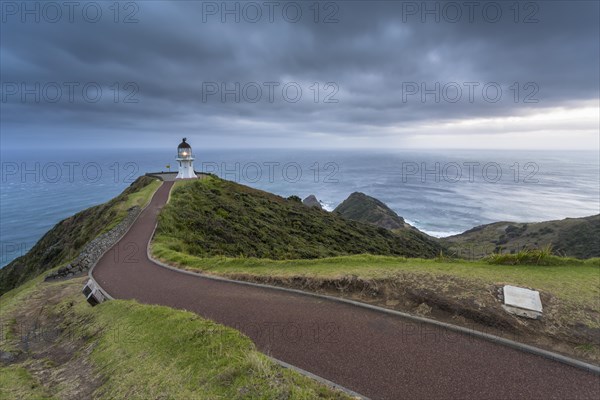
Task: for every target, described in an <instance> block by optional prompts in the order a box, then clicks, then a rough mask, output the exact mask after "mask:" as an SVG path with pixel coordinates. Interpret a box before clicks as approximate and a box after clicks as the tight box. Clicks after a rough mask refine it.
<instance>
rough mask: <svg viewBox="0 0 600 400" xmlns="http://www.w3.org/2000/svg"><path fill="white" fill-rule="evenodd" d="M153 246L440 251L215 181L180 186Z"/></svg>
mask: <svg viewBox="0 0 600 400" xmlns="http://www.w3.org/2000/svg"><path fill="white" fill-rule="evenodd" d="M156 240H157V241H158V242H160V243H162V244H163V245H165V246H166V247H167V248H169V249H171V250H174V251H178V252H184V253H188V254H190V255H193V256H200V257H213V256H228V257H256V258H265V259H273V260H282V259H311V258H323V257H333V256H342V255H350V254H364V253H369V254H377V255H396V256H408V257H434V256H436V255H437V254H438V253H439V252H440V250H441V249H442V247H441V246H440V245H439V244H438V243H437V242H435V241H433V240H430V239H429V238H427V237H424V236H421V235H419V234H417V233H414V232H411V231H406V232H401V233H398V234H396V233H393V232H390V231H389V230H386V229H383V228H378V227H375V226H372V225H369V224H365V223H361V222H356V221H350V220H347V219H345V218H343V217H342V216H340V215H339V214H336V213H328V212H326V211H322V210H319V209H317V208H315V207H306V206H305V205H303V204H302V203H301V202H299V201H297V200H295V199H293V198H292V199H284V198H282V197H280V196H276V195H274V194H271V193H267V192H263V191H260V190H256V189H252V188H250V187H247V186H243V185H239V184H236V183H234V182H230V181H225V180H222V179H219V178H216V177H213V176H211V177H207V178H206V179H203V180H199V181H194V182H186V183H184V184H178V185H176V187H175V188H174V189H173V191H172V194H171V200H170V202H169V204H167V206H165V208H164V209H163V211H162V212H161V214H160V216H159V224H158V229H157V235H156Z"/></svg>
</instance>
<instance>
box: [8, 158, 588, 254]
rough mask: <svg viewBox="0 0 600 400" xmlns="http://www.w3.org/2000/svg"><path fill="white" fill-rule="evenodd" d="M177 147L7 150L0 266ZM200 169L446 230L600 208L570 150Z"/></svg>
mask: <svg viewBox="0 0 600 400" xmlns="http://www.w3.org/2000/svg"><path fill="white" fill-rule="evenodd" d="M174 153H175V151H174V150H173V151H170V150H169V149H165V150H135V149H129V150H124V149H120V150H100V149H99V150H89V149H87V150H71V151H47V152H42V151H36V150H12V151H3V152H2V177H1V183H0V222H1V223H0V242H1V246H2V259H1V263H0V266H4V265H6V264H8V263H9V262H10V261H11V260H13V259H14V258H16V257H18V256H20V255H22V254H24V253H26V252H27V250H29V248H31V246H33V245H34V244H35V242H36V241H37V240H38V239H39V238H41V236H42V235H43V234H44V233H45V232H46V231H48V230H49V229H50V228H51V227H52V226H53V225H55V224H56V223H57V222H59V221H60V220H62V219H64V218H66V217H68V216H70V215H72V214H74V213H76V212H78V211H81V210H83V209H85V208H87V207H91V206H93V205H96V204H100V203H102V202H105V201H108V200H110V199H111V198H112V197H114V196H116V195H118V194H119V193H120V192H121V191H122V190H123V189H124V188H125V187H127V186H128V185H129V184H130V183H131V182H133V180H135V178H136V177H138V176H140V175H143V174H144V173H146V172H155V171H166V170H168V168H167V165H169V166H170V169H171V170H172V171H174V170H176V169H177V164H176V161H175V160H174V158H175V155H174ZM194 153H195V154H194V156H195V159H196V160H195V164H194V165H195V168H196V170H198V171H204V172H212V173H215V174H217V175H219V176H221V177H223V178H226V179H229V180H233V181H236V182H239V183H241V184H245V185H249V186H252V187H255V188H258V189H262V190H266V191H269V192H273V193H276V194H278V195H281V196H285V197H287V196H290V195H298V196H300V197H302V198H304V197H306V196H308V195H310V194H314V195H315V196H316V197H317V198H318V199H319V200H320V201H321V202H322V204H323V206H324V207H325V208H326V209H328V210H333V209H334V208H335V207H336V206H337V205H338V204H339V203H341V202H342V201H343V200H344V199H345V198H346V197H348V195H349V194H350V193H352V192H356V191H358V192H363V193H366V194H368V195H370V196H373V197H376V198H377V199H379V200H381V201H383V202H384V203H386V204H387V205H388V206H389V207H391V208H392V209H393V210H394V211H395V212H397V213H398V214H399V215H400V216H402V217H404V218H405V220H406V221H407V222H409V223H410V224H412V225H414V226H416V227H417V228H419V229H420V230H422V231H424V232H426V233H429V234H430V235H433V236H437V237H443V236H449V235H453V234H457V233H460V232H463V231H465V230H467V229H470V228H472V227H474V226H477V225H481V224H486V223H490V222H495V221H520V222H521V221H522V222H533V221H544V220H553V219H562V218H566V217H583V216H588V215H593V214H598V213H599V212H600V211H599V207H600V186H599V169H600V164H599V156H598V154H597V153H596V152H585V151H577V152H576V151H571V152H564V151H563V152H549V151H504V152H503V151H490V150H486V151H475V150H469V151H466V150H464V151H462V150H461V151H459V150H453V151H425V150H422V151H415V150H411V151H398V150H395V151H391V150H390V151H374V150H369V151H363V150H361V151H358V150H343V151H341V150H340V151H331V150H330V151H325V150H319V151H316V150H273V149H269V150H258V149H247V150H231V149H227V150H203V149H201V148H198V147H195V148H194Z"/></svg>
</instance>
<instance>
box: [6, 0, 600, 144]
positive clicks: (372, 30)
mask: <svg viewBox="0 0 600 400" xmlns="http://www.w3.org/2000/svg"><path fill="white" fill-rule="evenodd" d="M6 3H9V4H11V3H12V2H4V3H3V8H2V13H3V14H2V28H1V29H2V30H1V34H2V35H1V50H0V56H1V72H2V78H1V80H2V91H3V93H2V94H3V98H2V104H1V105H2V141H3V145H6V144H8V145H13V144H16V143H18V142H19V141H20V138H22V137H23V135H24V134H27V135H29V137H34V138H36V139H37V140H38V141H40V143H46V142H47V143H52V144H60V143H62V142H64V141H66V140H70V139H71V138H73V137H77V138H79V142H80V143H82V144H83V145H85V144H86V143H89V144H102V145H128V144H129V143H132V142H133V141H136V142H137V141H139V140H140V139H145V140H146V141H147V143H148V144H149V145H152V144H155V145H159V144H164V143H169V142H171V141H172V140H173V139H172V138H173V137H175V136H179V135H180V134H181V133H184V134H186V135H188V136H194V135H196V136H199V137H200V136H203V137H206V138H207V139H209V140H211V143H214V145H217V146H218V145H224V144H230V143H231V142H232V141H236V142H237V143H241V144H244V143H248V140H251V141H253V143H254V144H256V143H258V144H260V143H261V142H262V143H265V144H269V143H270V141H271V138H279V139H282V138H283V139H286V140H287V139H289V140H290V143H297V141H301V140H303V138H306V140H313V138H315V137H321V138H326V137H338V138H339V137H348V138H352V137H354V136H360V135H363V136H364V135H368V136H370V137H372V138H373V140H374V141H376V140H377V139H378V138H379V137H384V136H385V135H386V134H389V128H393V127H409V128H410V126H412V125H418V124H419V123H427V124H430V125H435V124H436V123H441V122H444V121H452V120H460V119H465V118H477V117H493V116H507V115H526V114H527V113H530V112H532V111H535V110H536V109H537V110H539V109H544V108H550V107H556V106H567V107H568V106H574V105H577V104H580V103H581V102H585V101H588V100H590V99H597V98H598V90H599V89H598V88H599V83H598V68H599V52H598V37H599V28H598V14H599V8H598V3H597V2H591V1H590V2H588V1H584V2H583V1H582V2H529V3H521V5H520V6H519V14H518V15H516V14H515V10H514V5H513V4H514V3H513V2H495V3H493V4H492V5H493V7H487V11H488V14H487V15H484V14H483V11H482V10H483V8H485V7H486V4H489V2H477V4H478V6H477V7H476V8H475V9H474V12H473V14H472V20H469V19H470V17H471V16H470V15H468V12H469V9H468V8H467V7H466V6H465V4H466V2H457V3H454V4H457V5H458V6H459V9H460V10H461V12H462V18H461V19H460V21H459V22H458V23H452V22H451V21H449V19H452V18H454V16H455V15H454V14H452V13H451V14H444V13H443V7H445V3H444V2H437V3H436V2H429V3H427V7H428V8H429V9H433V10H435V7H438V10H439V12H438V13H437V15H436V14H435V12H434V14H425V15H424V18H425V22H422V20H421V18H422V15H421V14H420V10H418V8H420V7H422V4H423V3H422V2H392V1H382V2H372V1H369V2H361V1H345V2H344V1H341V2H331V3H330V4H329V5H328V6H327V5H326V4H328V3H323V2H322V3H320V6H319V10H320V14H319V20H320V21H319V23H315V22H314V20H313V18H314V14H313V11H314V2H296V3H295V4H299V5H300V7H301V8H302V10H303V15H302V18H300V20H299V21H298V22H296V23H292V22H290V21H287V20H286V19H285V18H284V17H283V15H282V13H281V11H280V10H281V8H282V7H283V5H284V4H285V3H283V2H280V3H279V4H280V5H279V6H278V8H277V10H276V11H275V14H274V18H273V19H274V22H270V21H269V20H268V17H267V16H266V14H265V12H266V8H265V6H264V4H265V3H263V2H257V3H253V4H255V5H258V6H259V7H260V8H261V9H262V11H263V16H262V18H260V20H259V21H258V22H257V23H251V22H248V21H245V20H244V14H241V15H240V22H239V23H236V22H235V21H234V16H232V15H227V16H226V17H227V21H226V22H225V23H222V22H221V20H220V15H218V12H217V15H212V14H211V15H207V13H206V11H207V10H208V9H209V8H210V7H213V6H216V7H217V8H220V7H222V4H224V3H221V2H216V3H212V2H187V1H180V2H166V1H165V2H163V1H151V2H150V1H148V2H137V3H136V4H137V9H134V8H125V7H126V4H127V3H122V4H121V5H122V9H121V10H120V13H119V15H118V17H117V19H118V22H117V23H115V21H114V10H112V9H109V6H110V5H111V4H112V2H110V3H109V2H98V3H94V4H96V5H98V7H100V8H101V9H102V12H103V14H102V17H101V18H100V20H99V21H98V22H96V23H91V22H89V21H86V20H85V19H84V18H83V17H82V14H81V11H79V12H77V11H76V12H75V14H74V20H73V21H69V20H68V18H67V16H66V15H63V17H62V18H61V19H59V21H58V22H56V23H51V22H48V21H45V20H44V17H48V15H44V12H43V10H42V11H41V14H40V18H41V20H40V22H39V23H36V22H35V21H34V18H35V17H34V16H32V15H25V16H24V17H25V19H26V20H25V22H23V21H22V20H21V18H22V17H23V10H22V9H17V10H16V11H15V9H14V8H10V7H8V8H7V6H6ZM14 4H16V5H17V6H18V7H22V4H23V3H20V2H15V3H14ZM28 4H29V5H30V6H31V4H36V2H29V3H28ZM39 4H40V7H43V3H39ZM56 4H58V5H62V3H61V2H57V3H56ZM84 4H85V3H81V6H80V7H83V5H84ZM236 4H239V7H240V9H243V7H244V4H245V3H241V2H240V3H236V2H228V3H227V7H230V8H233V7H236ZM331 4H333V6H332V5H331ZM526 4H529V6H527V5H526ZM31 7H34V6H31ZM311 7H312V8H311ZM414 7H417V10H416V11H415V9H414ZM498 7H499V8H500V9H501V11H502V16H501V17H500V18H499V19H498V21H497V22H492V20H493V18H490V15H491V16H492V17H494V15H495V13H494V12H493V11H495V8H498ZM511 7H513V8H511ZM64 10H65V9H64V6H63V12H64ZM446 11H447V12H450V11H452V10H450V11H448V10H446ZM48 12H49V11H48ZM131 12H133V18H135V19H137V20H138V22H137V23H123V19H124V18H125V17H126V16H127V15H128V14H129V13H131ZM332 12H333V18H334V19H337V20H338V21H339V22H337V23H323V21H322V20H323V19H324V18H325V17H327V15H330V14H331V13H332ZM53 15H54V14H52V15H51V16H50V18H47V19H51V18H52V16H53ZM291 15H293V13H291ZM436 17H439V19H440V21H439V22H436ZM528 17H530V20H529V21H527V22H531V23H524V22H525V21H524V20H525V19H527V18H528ZM515 18H516V19H517V20H518V22H515ZM536 20H537V22H536ZM36 82H39V83H40V85H41V87H42V89H40V91H41V92H42V93H41V94H40V99H39V100H40V101H39V102H36V98H35V95H34V94H31V93H30V94H28V95H26V96H25V99H23V98H22V97H21V95H22V93H21V91H22V86H21V85H22V84H25V85H26V87H27V88H29V89H31V88H35V83H36ZM49 82H55V83H57V84H58V85H59V86H61V88H62V97H61V98H60V100H59V101H56V102H55V103H53V102H51V101H50V100H51V99H52V98H54V92H53V90H52V87H50V88H48V89H47V90H48V92H47V93H44V92H43V87H44V86H43V85H45V84H47V83H49ZM208 82H214V83H216V84H217V85H221V84H222V83H225V84H227V85H228V87H230V88H231V87H233V86H234V84H235V82H239V83H240V84H241V86H243V85H244V84H248V83H252V82H254V83H255V84H251V85H250V86H252V85H254V86H257V85H258V86H260V87H261V88H262V91H263V92H262V96H261V97H260V100H259V101H258V102H256V103H253V102H251V101H249V100H248V98H246V97H244V96H242V98H241V99H240V102H239V103H237V102H235V101H234V96H233V95H228V96H227V98H226V101H224V102H223V101H222V100H221V97H220V95H219V94H216V95H210V96H203V91H206V89H207V83H208ZM266 82H278V83H279V84H280V85H279V86H277V87H276V88H275V90H274V101H273V102H270V101H269V99H268V86H265V83H266ZM289 82H295V83H297V85H298V86H299V87H300V88H301V89H302V91H303V92H302V98H301V99H300V101H298V102H296V103H292V102H290V101H286V100H285V98H283V96H282V92H281V88H282V86H283V85H284V84H285V83H289ZM314 82H318V83H319V87H320V90H319V94H320V97H319V102H316V103H315V102H314V98H313V95H314V92H313V91H312V90H311V85H313V83H314ZM328 82H332V83H333V85H331V86H329V87H328V88H327V90H326V88H325V87H324V85H325V84H327V83H328ZM437 82H439V84H440V91H441V88H442V87H443V85H444V84H448V83H451V82H455V83H456V85H457V86H459V87H460V88H461V90H462V97H461V98H460V99H459V100H458V101H457V102H456V103H452V102H450V101H448V100H449V99H455V92H454V91H453V87H452V86H450V87H449V92H447V93H446V94H447V95H448V98H446V97H444V96H442V97H441V98H440V101H439V102H436V99H435V96H434V95H428V96H427V97H426V98H425V102H424V103H423V102H422V99H421V94H420V93H417V94H414V95H406V91H407V90H410V89H413V90H414V89H415V87H416V88H418V90H419V92H420V90H421V84H424V85H426V87H427V88H429V89H435V87H436V86H435V85H436V83H437ZM467 82H472V83H470V84H468V85H475V86H471V87H473V88H474V92H473V94H474V97H473V100H472V101H469V99H468V97H469V89H468V88H469V86H467V85H466V84H465V83H467ZM515 82H518V86H519V96H518V99H517V100H518V101H517V102H515V101H514V95H515V92H514V87H513V90H511V89H510V87H511V85H513V84H514V83H515ZM65 83H66V84H67V85H69V84H70V85H75V83H76V84H78V85H77V86H73V88H74V89H73V90H74V91H73V94H74V98H73V99H72V100H71V99H69V98H68V97H69V96H68V94H69V92H68V88H67V87H66V86H65ZM115 83H118V90H117V86H115ZM496 83H497V84H498V85H500V86H501V88H502V99H501V100H500V101H498V102H492V101H490V99H489V98H486V97H484V96H483V93H482V88H483V86H484V85H485V84H488V85H490V84H493V85H494V86H495V84H496ZM86 84H88V86H90V85H94V86H95V84H98V85H100V86H101V88H102V97H101V98H100V99H99V100H98V101H97V102H91V101H90V100H89V99H86V98H85V97H84V96H82V93H81V89H82V88H83V87H84V86H85V85H86ZM527 84H528V86H525V85H527ZM211 85H212V84H211ZM415 85H416V86H415ZM453 85H454V84H453ZM88 89H90V91H91V92H90V93H92V97H93V94H94V90H93V89H94V87H91V88H88ZM138 89H139V90H138ZM251 89H252V87H249V90H250V92H248V93H247V94H248V96H250V97H253V96H254V94H255V93H254V92H253V91H252V90H251ZM493 89H494V88H493V87H492V88H491V89H490V92H488V93H491V96H492V97H493V95H494V94H493V92H494V90H493ZM15 90H16V93H15V94H11V93H13V92H14V91H15ZM336 90H337V92H335V95H334V96H333V97H332V99H334V100H337V103H325V102H324V99H325V96H326V95H327V94H332V93H334V91H336ZM34 91H35V89H34ZM438 92H439V91H438ZM115 93H118V95H119V97H118V99H116V98H115ZM403 93H404V94H405V95H404V96H403ZM532 93H534V94H532ZM442 94H443V93H442ZM528 94H532V95H531V99H534V100H538V102H533V103H528V102H524V100H525V99H526V96H527V95H528ZM127 96H129V97H127ZM49 98H50V99H49ZM126 99H127V100H133V101H136V100H137V102H125V100H126ZM386 132H387V133H386ZM244 140H246V142H244ZM324 143H326V142H324Z"/></svg>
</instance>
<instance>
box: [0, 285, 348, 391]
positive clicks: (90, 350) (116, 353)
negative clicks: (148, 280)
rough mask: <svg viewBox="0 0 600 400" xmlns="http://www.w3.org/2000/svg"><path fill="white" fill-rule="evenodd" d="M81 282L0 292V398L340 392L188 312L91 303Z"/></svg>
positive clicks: (133, 304)
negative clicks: (276, 361) (265, 354)
mask: <svg viewBox="0 0 600 400" xmlns="http://www.w3.org/2000/svg"><path fill="white" fill-rule="evenodd" d="M83 282H84V279H82V278H77V279H72V280H67V281H62V282H55V283H47V282H42V276H40V277H39V278H37V279H34V280H32V281H30V282H28V283H27V284H25V285H23V286H21V287H19V288H17V289H15V290H13V291H11V292H8V293H7V294H6V295H5V296H3V297H2V298H0V321H1V322H2V323H3V329H2V330H0V331H1V332H2V335H0V355H2V357H1V358H0V398H2V399H6V400H8V399H139V400H146V399H190V400H192V399H198V400H200V399H290V400H291V399H303V400H312V399H340V400H341V399H349V397H348V396H346V395H345V394H343V393H341V392H339V391H337V390H333V389H330V388H328V387H326V386H324V385H321V384H319V383H317V382H315V381H313V380H311V379H309V378H306V377H304V376H301V375H299V374H297V373H295V372H293V371H291V370H287V369H284V368H282V367H280V366H279V365H277V364H276V363H275V362H273V361H272V360H271V359H269V358H267V357H266V356H264V355H263V354H261V353H259V352H258V351H257V350H256V348H255V346H254V344H253V343H252V341H251V340H250V339H249V338H248V337H246V336H244V335H243V334H241V333H240V332H238V331H236V330H234V329H231V328H227V327H224V326H222V325H219V324H216V323H214V322H212V321H209V320H206V319H203V318H201V317H199V316H198V315H196V314H193V313H190V312H186V311H180V310H174V309H172V308H169V307H162V306H150V305H142V304H139V303H137V302H135V301H124V300H111V301H109V302H106V303H103V304H101V305H99V306H96V307H94V308H92V307H91V306H89V305H88V304H87V303H86V302H85V298H84V297H83V296H82V295H81V292H80V290H81V287H82V285H83Z"/></svg>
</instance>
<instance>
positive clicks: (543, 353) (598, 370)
mask: <svg viewBox="0 0 600 400" xmlns="http://www.w3.org/2000/svg"><path fill="white" fill-rule="evenodd" d="M157 226H158V223H157V224H156V226H155V227H154V231H153V232H152V236H151V238H150V241H149V242H148V245H147V248H146V252H147V253H148V259H149V260H150V261H151V262H153V263H154V264H156V265H158V266H161V267H163V268H167V269H170V270H172V271H177V272H180V273H183V274H188V275H193V276H196V277H200V278H205V279H212V280H215V281H222V282H229V283H235V284H238V285H247V286H253V287H259V288H263V289H272V290H279V291H283V292H288V293H295V294H300V295H303V296H311V297H316V298H319V299H325V300H330V301H335V302H338V303H344V304H348V305H352V306H355V307H361V308H366V309H369V310H372V311H377V312H381V313H384V314H388V315H394V316H396V317H400V318H404V319H407V320H410V321H413V322H418V323H425V324H430V325H435V326H437V327H439V328H443V329H447V330H450V331H454V332H458V333H462V334H465V335H468V336H474V337H476V338H479V339H483V340H486V341H488V342H492V343H496V344H499V345H503V346H506V347H509V348H513V349H515V350H519V351H522V352H525V353H530V354H533V355H537V356H540V357H543V358H546V359H549V360H552V361H556V362H559V363H561V364H566V365H569V366H571V367H575V368H578V369H582V370H585V371H587V372H590V373H592V374H595V375H598V376H600V366H597V365H594V364H590V363H586V362H584V361H580V360H577V359H575V358H571V357H567V356H564V355H562V354H558V353H554V352H551V351H548V350H544V349H540V348H539V347H535V346H531V345H528V344H525V343H519V342H516V341H514V340H510V339H506V338H503V337H500V336H496V335H492V334H489V333H484V332H480V331H476V330H473V329H469V328H465V327H462V326H458V325H453V324H449V323H447V322H441V321H436V320H433V319H429V318H424V317H418V316H416V315H412V314H408V313H405V312H401V311H396V310H391V309H388V308H383V307H379V306H374V305H371V304H367V303H362V302H360V301H355V300H350V299H344V298H341V297H335V296H329V295H326V294H319V293H312V292H306V291H303V290H298V289H290V288H286V287H281V286H272V285H265V284H262V283H255V282H246V281H237V280H233V279H228V278H224V277H220V276H214V275H207V274H203V273H200V272H193V271H188V270H185V269H181V268H177V267H173V266H171V265H169V264H166V263H163V262H162V261H160V260H157V259H155V258H154V257H152V254H151V251H150V244H151V243H152V239H153V238H154V232H155V231H156V227H157Z"/></svg>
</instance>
